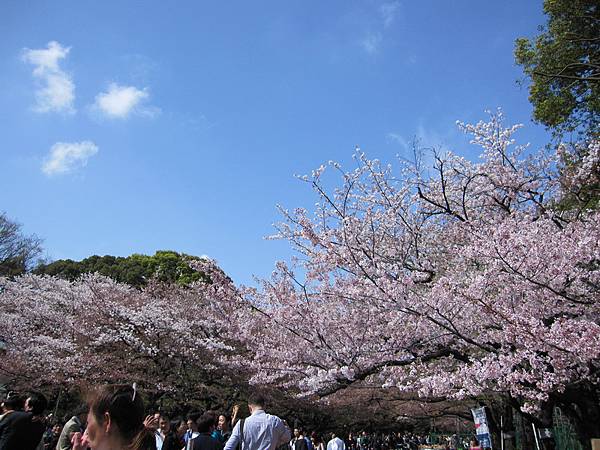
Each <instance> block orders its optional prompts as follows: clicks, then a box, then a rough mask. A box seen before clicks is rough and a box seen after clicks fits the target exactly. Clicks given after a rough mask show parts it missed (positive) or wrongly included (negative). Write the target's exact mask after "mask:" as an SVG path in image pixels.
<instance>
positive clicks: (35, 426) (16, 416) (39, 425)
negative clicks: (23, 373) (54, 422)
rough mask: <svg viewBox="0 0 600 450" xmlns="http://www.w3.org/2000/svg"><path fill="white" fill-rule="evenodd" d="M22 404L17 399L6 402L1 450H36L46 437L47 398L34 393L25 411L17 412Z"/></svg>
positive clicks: (26, 403)
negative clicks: (45, 411) (45, 412)
mask: <svg viewBox="0 0 600 450" xmlns="http://www.w3.org/2000/svg"><path fill="white" fill-rule="evenodd" d="M21 402H22V400H21V399H19V398H17V397H13V398H9V399H7V400H5V401H4V403H3V408H4V411H5V414H3V416H2V421H0V450H35V449H36V448H37V447H38V445H39V444H40V442H41V441H42V437H43V436H44V431H45V430H46V423H45V421H44V416H43V413H44V410H45V409H46V406H47V405H48V401H47V400H46V397H44V396H43V395H42V394H40V393H37V392H36V393H32V394H31V395H30V396H29V397H28V398H27V400H26V401H25V411H16V408H17V407H18V406H17V405H19V404H20V403H21Z"/></svg>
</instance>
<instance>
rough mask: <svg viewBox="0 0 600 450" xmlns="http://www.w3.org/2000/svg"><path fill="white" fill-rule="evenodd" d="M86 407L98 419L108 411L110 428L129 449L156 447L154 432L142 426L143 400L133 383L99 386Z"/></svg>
mask: <svg viewBox="0 0 600 450" xmlns="http://www.w3.org/2000/svg"><path fill="white" fill-rule="evenodd" d="M89 407H90V413H91V414H93V415H94V417H95V418H96V420H97V421H98V422H102V421H103V420H104V417H105V414H106V413H108V415H109V417H110V421H111V424H113V425H115V428H116V430H115V431H114V432H115V433H118V435H119V436H118V437H119V438H120V439H121V440H122V441H123V442H124V443H126V445H128V448H129V449H131V450H155V449H156V440H155V437H154V434H153V433H152V431H150V430H148V429H146V428H145V427H144V402H143V400H142V398H141V396H140V394H139V392H137V390H136V388H135V386H128V385H119V384H117V385H108V386H103V387H101V388H100V389H98V390H96V391H95V392H94V393H93V394H92V395H91V397H90V399H89Z"/></svg>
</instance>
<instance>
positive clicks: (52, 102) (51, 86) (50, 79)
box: [23, 41, 75, 113]
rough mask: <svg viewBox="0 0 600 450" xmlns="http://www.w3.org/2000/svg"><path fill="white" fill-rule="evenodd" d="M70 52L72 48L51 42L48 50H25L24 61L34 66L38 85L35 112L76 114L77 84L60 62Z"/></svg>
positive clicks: (34, 74)
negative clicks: (74, 104) (74, 103)
mask: <svg viewBox="0 0 600 450" xmlns="http://www.w3.org/2000/svg"><path fill="white" fill-rule="evenodd" d="M70 50H71V47H63V46H62V45H60V44H59V43H58V42H56V41H51V42H49V43H48V47H47V48H43V49H37V50H31V49H28V48H26V49H24V50H23V61H25V62H27V63H29V64H33V66H34V69H33V76H34V77H35V78H36V80H37V84H38V86H37V89H36V92H35V98H36V105H35V107H34V110H35V111H37V112H50V111H57V112H67V113H74V112H75V108H74V107H73V102H74V101H75V84H74V83H73V80H72V79H71V76H70V75H69V74H67V73H66V72H64V71H63V70H62V69H61V68H60V61H61V60H62V59H65V58H66V57H67V55H68V54H69V51H70Z"/></svg>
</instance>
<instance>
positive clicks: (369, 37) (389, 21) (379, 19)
mask: <svg viewBox="0 0 600 450" xmlns="http://www.w3.org/2000/svg"><path fill="white" fill-rule="evenodd" d="M400 6H401V4H400V2H399V1H397V0H394V1H390V2H384V3H381V4H380V5H379V6H378V7H377V9H376V10H372V11H371V12H370V14H369V16H370V19H371V20H370V27H369V28H370V29H369V30H368V31H367V32H366V33H365V34H364V35H363V37H362V39H361V40H360V46H361V47H362V49H363V50H364V51H365V52H366V53H367V54H369V55H374V54H376V53H378V52H379V51H380V49H381V46H382V44H383V41H384V38H385V37H386V35H387V34H388V31H389V30H388V29H389V28H390V27H391V26H392V25H393V24H394V22H395V21H396V19H397V17H398V14H399V12H400Z"/></svg>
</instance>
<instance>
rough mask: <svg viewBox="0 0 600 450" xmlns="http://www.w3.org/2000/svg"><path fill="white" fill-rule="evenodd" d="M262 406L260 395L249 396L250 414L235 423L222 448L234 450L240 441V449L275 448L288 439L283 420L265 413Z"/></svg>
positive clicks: (258, 449)
mask: <svg viewBox="0 0 600 450" xmlns="http://www.w3.org/2000/svg"><path fill="white" fill-rule="evenodd" d="M264 407H265V399H264V397H263V396H262V395H252V396H250V398H249V399H248V408H249V409H250V414H251V415H250V417H248V418H247V419H242V420H240V421H238V423H236V424H235V427H234V428H233V432H232V433H231V437H230V438H229V440H228V441H227V443H226V444H225V448H224V450H235V449H236V448H237V446H238V444H239V443H240V442H241V443H242V446H241V449H242V450H275V449H276V448H277V447H279V446H280V445H283V444H286V443H287V442H288V441H289V440H290V438H291V437H292V434H291V433H290V429H289V428H288V427H287V425H286V424H285V422H284V421H283V420H281V419H280V418H279V417H277V416H273V415H271V414H267V413H265V410H264ZM240 428H241V430H240Z"/></svg>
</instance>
